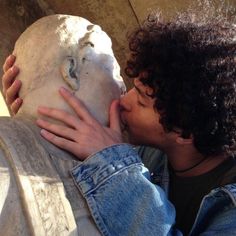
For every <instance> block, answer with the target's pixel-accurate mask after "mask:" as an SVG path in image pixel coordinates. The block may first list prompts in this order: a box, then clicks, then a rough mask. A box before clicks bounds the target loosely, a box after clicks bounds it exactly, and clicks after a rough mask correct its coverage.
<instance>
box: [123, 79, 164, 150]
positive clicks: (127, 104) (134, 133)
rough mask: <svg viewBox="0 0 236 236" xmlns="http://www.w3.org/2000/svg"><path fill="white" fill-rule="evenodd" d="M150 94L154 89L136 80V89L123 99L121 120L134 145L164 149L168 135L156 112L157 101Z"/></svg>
mask: <svg viewBox="0 0 236 236" xmlns="http://www.w3.org/2000/svg"><path fill="white" fill-rule="evenodd" d="M148 94H149V95H150V94H152V89H151V88H150V87H147V86H144V85H143V84H142V82H140V80H138V79H135V80H134V88H133V89H131V90H130V91H129V92H128V93H127V94H126V95H125V96H123V97H122V98H121V101H120V104H121V119H122V122H123V123H124V125H125V127H126V130H127V131H128V134H129V139H130V142H131V143H132V144H136V145H141V144H142V145H150V146H154V147H159V148H162V147H163V146H165V145H166V141H167V140H166V138H167V135H168V134H167V133H166V132H165V131H164V129H163V127H162V125H161V124H160V123H159V114H158V112H157V111H155V110H154V102H155V99H153V98H151V97H150V96H148Z"/></svg>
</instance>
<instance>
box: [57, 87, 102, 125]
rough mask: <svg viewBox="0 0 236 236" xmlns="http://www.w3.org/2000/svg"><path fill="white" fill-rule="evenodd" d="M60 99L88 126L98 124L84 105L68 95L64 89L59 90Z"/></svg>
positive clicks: (70, 94) (71, 95)
mask: <svg viewBox="0 0 236 236" xmlns="http://www.w3.org/2000/svg"><path fill="white" fill-rule="evenodd" d="M59 92H60V94H61V95H62V97H63V98H64V99H65V101H66V102H67V103H68V104H69V105H70V106H71V107H72V108H73V109H74V111H75V112H76V114H77V115H78V116H79V117H80V118H81V119H82V120H84V121H86V122H88V123H89V124H96V123H98V122H97V120H96V119H95V118H94V117H93V116H92V115H91V113H90V112H89V111H88V109H87V108H86V107H85V105H84V104H83V103H82V102H81V101H80V100H79V99H78V98H77V97H75V96H74V95H73V94H72V93H70V92H69V91H68V90H67V89H65V88H63V87H62V88H60V90H59Z"/></svg>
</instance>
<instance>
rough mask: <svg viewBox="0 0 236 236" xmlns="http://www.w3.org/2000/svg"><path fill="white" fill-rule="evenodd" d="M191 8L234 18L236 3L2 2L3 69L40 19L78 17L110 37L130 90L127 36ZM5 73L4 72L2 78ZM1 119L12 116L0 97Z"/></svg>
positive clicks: (187, 0)
mask: <svg viewBox="0 0 236 236" xmlns="http://www.w3.org/2000/svg"><path fill="white" fill-rule="evenodd" d="M189 8H191V9H192V10H194V11H201V9H211V10H212V11H214V13H215V14H216V16H217V14H218V13H219V11H222V9H223V10H224V11H225V12H226V14H229V15H232V16H235V15H236V0H208V1H207V0H196V1H195V0H194V1H190V0H0V65H1V68H2V65H3V63H4V61H5V58H6V57H7V56H8V55H9V54H10V53H11V52H12V51H13V48H14V44H15V41H16V40H17V38H18V37H19V35H20V34H21V33H22V32H23V31H24V30H25V29H26V28H27V27H28V26H29V25H30V24H32V23H33V22H34V21H36V20H37V19H39V18H41V17H43V16H45V15H50V14H57V13H60V14H69V15H77V16H81V17H84V18H86V19H88V20H89V21H91V22H92V23H94V24H98V25H100V26H101V27H102V28H103V30H104V31H105V32H107V33H108V35H109V36H110V37H111V39H112V42H113V50H114V53H115V56H116V58H117V60H118V62H119V64H120V66H121V75H122V76H123V78H124V80H125V83H126V85H127V87H128V89H129V88H130V87H131V81H130V80H129V79H128V78H127V77H126V76H125V74H124V68H125V64H126V59H127V57H128V53H129V51H128V45H127V34H128V33H129V32H131V31H132V30H133V29H134V28H136V27H138V26H139V25H140V24H141V23H142V22H143V20H144V19H145V18H146V16H147V15H148V13H150V12H153V11H155V10H157V9H158V10H159V11H161V12H162V15H163V17H165V18H167V19H168V18H169V17H172V16H174V15H176V14H178V13H179V12H181V11H185V10H187V9H189ZM206 12H207V11H206ZM29 50H30V49H29ZM2 73H3V71H2V69H1V72H0V77H2ZM32 76H33V75H32ZM0 90H1V91H2V86H1V85H0ZM0 116H9V112H8V109H7V107H6V105H5V103H4V100H3V97H2V95H1V94H0Z"/></svg>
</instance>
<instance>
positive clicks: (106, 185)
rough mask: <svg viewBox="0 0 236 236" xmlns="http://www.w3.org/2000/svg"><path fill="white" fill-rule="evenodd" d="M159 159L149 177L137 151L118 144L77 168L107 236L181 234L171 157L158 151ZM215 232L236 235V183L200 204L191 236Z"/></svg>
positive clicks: (83, 189) (78, 182)
mask: <svg viewBox="0 0 236 236" xmlns="http://www.w3.org/2000/svg"><path fill="white" fill-rule="evenodd" d="M141 152H142V150H141V151H139V153H140V154H142V153H141ZM157 159H158V162H157V163H159V164H158V165H153V164H154V163H152V166H151V167H152V169H151V172H153V171H154V172H153V173H151V174H150V172H149V171H148V169H147V168H146V167H144V164H143V162H142V160H141V158H140V156H139V155H138V152H137V150H135V148H133V147H132V146H130V145H128V144H119V145H114V146H111V147H108V148H105V149H103V150H101V151H100V152H98V153H95V154H93V155H91V156H90V157H89V158H88V159H86V160H85V161H84V162H83V163H81V164H79V165H77V166H76V167H74V168H73V170H72V177H73V179H74V181H75V184H76V186H77V187H78V188H79V190H80V191H81V193H82V194H83V196H84V197H85V199H86V201H87V203H88V206H89V209H90V211H91V214H92V216H93V218H94V220H95V222H96V224H97V226H98V228H99V230H100V231H101V233H102V234H103V235H106V236H116V235H121V236H126V235H135V236H143V235H148V236H151V235H157V236H159V235H160V236H162V235H182V233H181V232H180V231H178V229H175V228H174V223H175V209H174V207H173V205H172V204H171V203H170V202H169V201H168V198H167V196H168V171H167V168H166V166H167V165H166V161H165V160H166V158H164V156H163V155H162V154H161V153H159V157H158V158H157ZM150 162H152V159H151V160H150V161H149V163H150ZM153 166H154V167H153ZM151 180H152V181H153V182H155V183H157V184H153V183H152V182H151ZM213 234H214V235H225V234H228V235H236V184H229V185H226V186H224V187H220V188H217V189H214V190H212V191H211V192H210V193H209V194H208V195H207V196H205V197H204V199H203V201H202V203H201V207H200V210H199V212H198V214H197V217H196V220H195V223H194V225H193V227H192V230H191V232H190V235H191V236H193V235H213Z"/></svg>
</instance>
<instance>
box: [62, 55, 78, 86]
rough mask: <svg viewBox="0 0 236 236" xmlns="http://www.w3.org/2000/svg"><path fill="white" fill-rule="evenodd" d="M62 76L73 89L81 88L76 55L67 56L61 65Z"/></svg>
mask: <svg viewBox="0 0 236 236" xmlns="http://www.w3.org/2000/svg"><path fill="white" fill-rule="evenodd" d="M60 70H61V74H62V77H63V78H64V80H65V82H66V83H67V84H68V85H69V86H70V87H71V89H73V90H78V89H79V75H78V73H77V70H78V68H77V61H76V59H75V58H74V57H70V56H68V57H66V58H65V60H64V61H63V62H62V65H61V67H60Z"/></svg>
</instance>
